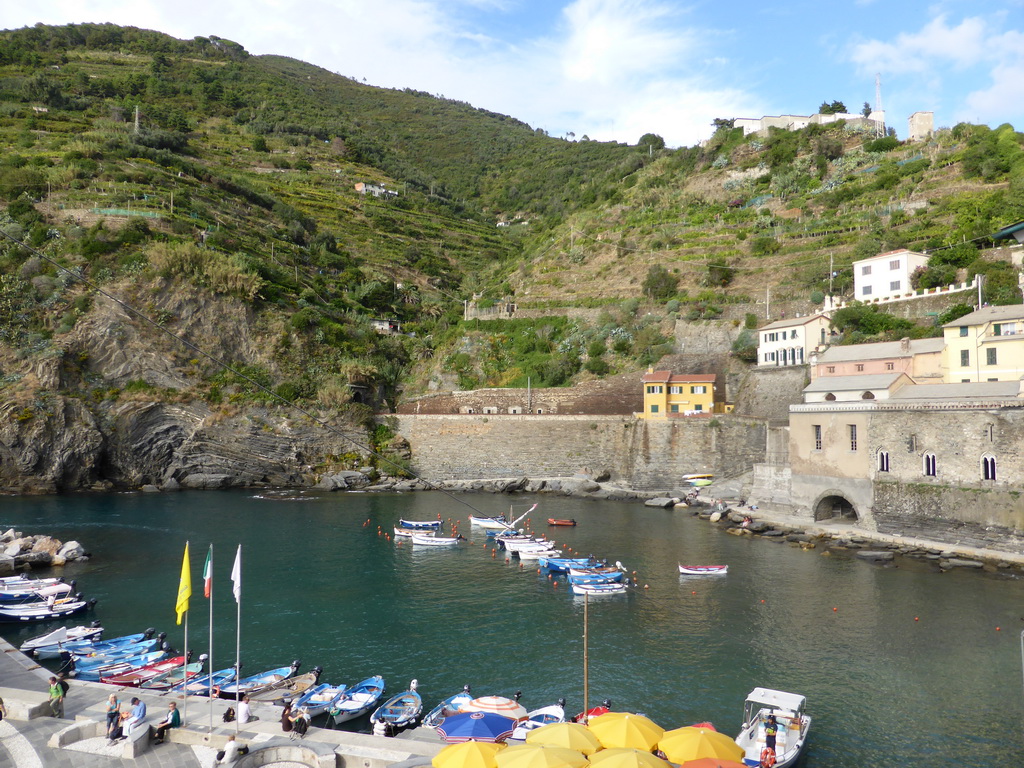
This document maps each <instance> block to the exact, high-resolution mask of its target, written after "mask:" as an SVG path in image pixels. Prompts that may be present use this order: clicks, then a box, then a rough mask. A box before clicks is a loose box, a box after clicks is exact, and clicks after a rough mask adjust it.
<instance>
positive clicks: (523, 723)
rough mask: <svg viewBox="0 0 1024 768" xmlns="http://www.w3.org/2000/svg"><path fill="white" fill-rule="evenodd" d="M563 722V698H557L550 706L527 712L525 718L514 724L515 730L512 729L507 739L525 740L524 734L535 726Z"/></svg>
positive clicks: (513, 740)
mask: <svg viewBox="0 0 1024 768" xmlns="http://www.w3.org/2000/svg"><path fill="white" fill-rule="evenodd" d="M564 722H565V699H559V700H558V703H557V704H552V705H551V706H550V707H541V708H540V709H535V710H533V711H532V712H529V713H527V715H526V719H525V720H520V721H519V723H517V724H516V727H515V730H514V731H512V735H511V736H509V737H508V741H512V742H515V741H526V734H528V733H529V732H530V731H532V730H534V729H535V728H540V727H541V726H543V725H551V724H552V723H564Z"/></svg>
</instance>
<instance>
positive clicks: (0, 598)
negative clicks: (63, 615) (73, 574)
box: [0, 577, 75, 603]
mask: <svg viewBox="0 0 1024 768" xmlns="http://www.w3.org/2000/svg"><path fill="white" fill-rule="evenodd" d="M63 584H64V580H63V579H32V578H28V577H24V578H18V579H12V580H10V581H7V582H5V583H4V584H2V585H0V603H27V602H31V601H33V600H39V593H40V592H41V591H42V590H44V589H46V588H48V587H56V586H58V585H63ZM65 586H66V591H68V592H73V591H74V589H75V582H71V584H68V585H65Z"/></svg>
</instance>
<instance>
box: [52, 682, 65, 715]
mask: <svg viewBox="0 0 1024 768" xmlns="http://www.w3.org/2000/svg"><path fill="white" fill-rule="evenodd" d="M50 712H51V713H52V714H53V716H54V717H64V689H63V688H62V687H61V684H60V681H59V680H57V678H56V677H51V678H50Z"/></svg>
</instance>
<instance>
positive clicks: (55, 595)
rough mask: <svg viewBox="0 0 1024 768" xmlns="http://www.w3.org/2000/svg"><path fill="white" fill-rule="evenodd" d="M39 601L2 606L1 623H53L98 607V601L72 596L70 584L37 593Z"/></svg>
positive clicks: (47, 588) (0, 609)
mask: <svg viewBox="0 0 1024 768" xmlns="http://www.w3.org/2000/svg"><path fill="white" fill-rule="evenodd" d="M35 594H36V596H37V597H38V598H39V599H36V600H32V601H30V602H25V603H3V604H0V622H5V623H20V622H26V621H52V620H54V619H63V618H66V617H68V616H74V615H75V614H78V613H83V612H85V611H87V610H89V609H91V608H92V607H93V606H94V605H96V599H95V598H93V599H91V600H85V599H83V598H82V595H81V594H76V595H72V594H71V585H70V584H53V585H51V586H49V587H43V588H42V589H40V590H39V591H38V592H36V593H35Z"/></svg>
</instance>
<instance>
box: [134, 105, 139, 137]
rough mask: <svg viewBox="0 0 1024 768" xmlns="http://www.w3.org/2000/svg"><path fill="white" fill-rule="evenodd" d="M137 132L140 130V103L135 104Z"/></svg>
mask: <svg viewBox="0 0 1024 768" xmlns="http://www.w3.org/2000/svg"><path fill="white" fill-rule="evenodd" d="M135 132H136V133H138V132H139V105H138V104H136V105H135Z"/></svg>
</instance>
